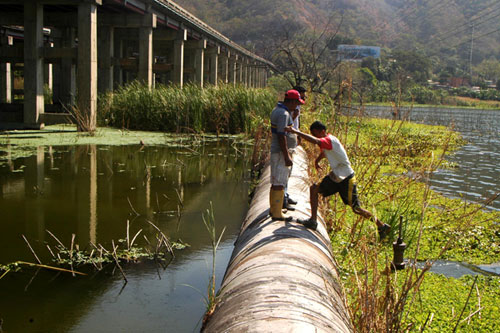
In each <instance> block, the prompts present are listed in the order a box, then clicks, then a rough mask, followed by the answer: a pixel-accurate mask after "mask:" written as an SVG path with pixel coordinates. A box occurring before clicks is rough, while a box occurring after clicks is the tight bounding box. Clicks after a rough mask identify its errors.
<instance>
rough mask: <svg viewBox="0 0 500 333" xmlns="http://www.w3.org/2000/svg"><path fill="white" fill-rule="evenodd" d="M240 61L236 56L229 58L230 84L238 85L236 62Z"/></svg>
mask: <svg viewBox="0 0 500 333" xmlns="http://www.w3.org/2000/svg"><path fill="white" fill-rule="evenodd" d="M237 60H238V56H237V55H234V56H232V57H231V58H229V70H228V80H227V81H228V83H232V84H233V85H236V83H237V81H236V62H237Z"/></svg>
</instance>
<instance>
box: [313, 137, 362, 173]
mask: <svg viewBox="0 0 500 333" xmlns="http://www.w3.org/2000/svg"><path fill="white" fill-rule="evenodd" d="M320 148H321V150H322V151H324V152H325V156H326V158H327V159H328V162H329V163H330V168H331V169H332V171H333V173H334V174H335V176H337V177H338V179H339V180H340V181H342V180H344V179H345V178H346V177H348V176H350V175H351V174H353V173H354V170H353V169H352V167H351V162H350V161H349V157H347V153H346V151H345V149H344V146H342V144H341V143H340V141H339V139H337V138H336V137H334V136H333V135H331V134H328V135H327V136H325V137H324V138H321V139H320Z"/></svg>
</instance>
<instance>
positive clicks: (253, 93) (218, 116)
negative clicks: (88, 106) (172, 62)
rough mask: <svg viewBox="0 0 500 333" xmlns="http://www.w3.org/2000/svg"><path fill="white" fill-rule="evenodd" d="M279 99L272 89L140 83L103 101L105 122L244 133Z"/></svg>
mask: <svg viewBox="0 0 500 333" xmlns="http://www.w3.org/2000/svg"><path fill="white" fill-rule="evenodd" d="M275 102H276V96H275V93H274V92H273V91H271V90H268V89H247V88H245V87H243V86H233V85H219V86H217V87H216V86H212V85H209V86H206V87H204V88H203V89H202V88H199V87H197V86H195V85H186V86H184V87H183V88H182V89H179V88H178V87H175V86H164V85H159V86H157V87H156V88H155V89H152V90H150V89H148V87H146V86H145V85H143V84H141V83H139V82H133V83H131V84H129V85H126V86H123V87H121V88H119V89H118V90H117V91H116V92H114V93H113V94H107V95H102V96H100V98H99V103H98V109H99V111H98V115H99V118H98V122H99V124H100V125H101V126H112V127H118V128H126V129H134V130H148V131H163V132H175V133H192V132H195V133H207V132H210V133H217V134H221V133H232V134H234V133H243V132H248V131H249V130H250V129H251V127H252V125H253V123H254V122H255V119H258V120H257V123H259V122H261V121H262V120H263V119H267V117H268V114H269V112H270V110H272V108H273V106H274V104H275Z"/></svg>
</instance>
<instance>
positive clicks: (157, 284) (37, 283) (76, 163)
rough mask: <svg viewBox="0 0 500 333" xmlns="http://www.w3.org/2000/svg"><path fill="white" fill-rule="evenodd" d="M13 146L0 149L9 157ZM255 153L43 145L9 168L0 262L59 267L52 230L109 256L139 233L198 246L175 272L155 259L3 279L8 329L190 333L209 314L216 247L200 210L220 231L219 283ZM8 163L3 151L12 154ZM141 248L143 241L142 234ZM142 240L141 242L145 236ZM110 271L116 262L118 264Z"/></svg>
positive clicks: (217, 147) (227, 144) (0, 289)
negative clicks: (80, 272) (209, 213)
mask: <svg viewBox="0 0 500 333" xmlns="http://www.w3.org/2000/svg"><path fill="white" fill-rule="evenodd" d="M2 149H5V147H0V150H2ZM248 150H249V147H248V146H245V145H243V144H237V143H235V142H231V141H218V142H215V143H202V142H201V143H199V142H197V143H194V144H193V145H192V146H190V147H185V148H179V147H170V148H169V147H164V146H149V147H148V146H146V147H142V146H139V145H137V146H72V147H39V148H38V150H37V154H36V155H34V156H31V157H27V158H19V159H16V160H12V161H10V160H7V161H6V160H3V161H1V160H0V163H1V164H0V263H3V264H6V263H9V262H13V261H17V260H24V261H29V262H35V259H34V258H33V255H32V254H31V252H30V250H29V249H28V246H27V245H26V243H25V242H24V240H23V239H22V237H21V235H24V236H26V238H27V239H28V241H29V242H30V244H31V246H32V247H33V249H34V250H35V252H36V254H37V255H38V257H39V258H40V260H41V261H42V262H43V263H46V264H50V263H51V255H50V253H49V251H48V250H47V248H46V244H49V245H50V246H54V245H55V241H54V239H53V238H52V237H51V236H50V235H49V234H48V233H47V232H46V230H49V231H50V232H52V233H53V234H54V235H56V237H57V238H59V239H60V240H61V241H62V242H63V243H64V244H65V245H66V246H68V247H69V245H70V243H71V237H72V234H75V235H76V240H75V243H77V244H79V247H80V249H90V247H89V243H90V242H92V243H94V244H102V245H103V246H104V247H105V248H110V247H111V245H110V244H111V241H112V240H114V241H115V242H117V241H118V240H119V239H123V238H125V235H126V227H127V220H128V221H129V222H130V234H131V235H135V234H136V233H137V232H138V231H139V230H141V229H142V230H143V231H142V234H141V235H145V236H146V237H147V238H148V239H154V237H155V234H156V231H155V230H154V228H153V227H152V226H151V225H150V224H149V223H148V221H151V222H153V223H154V224H155V225H157V226H158V227H159V228H160V229H161V230H162V232H164V233H165V234H166V235H167V236H168V237H169V238H170V239H171V240H173V241H177V240H181V241H182V242H185V243H188V244H190V247H188V248H187V249H184V250H178V251H176V252H175V258H173V260H172V261H171V263H170V264H169V265H168V266H167V267H162V266H161V265H159V264H157V263H155V262H153V261H147V260H146V261H142V262H140V263H129V264H126V265H124V271H125V274H126V276H127V279H128V283H127V284H124V280H123V278H122V276H121V274H120V272H119V271H118V270H116V271H114V272H113V270H112V269H107V270H103V271H101V272H93V271H90V273H91V274H89V275H88V276H85V277H72V276H71V275H70V274H67V273H57V272H53V271H47V270H39V271H36V270H31V269H27V270H23V271H22V272H20V273H9V274H7V275H6V276H5V277H4V278H3V279H1V280H0V322H1V320H3V326H2V327H1V328H2V329H3V330H4V331H6V332H193V331H197V330H199V327H200V323H201V318H202V316H203V314H204V311H205V304H204V296H206V294H207V285H208V282H209V277H210V274H211V263H212V256H211V247H210V238H209V236H208V232H207V231H206V229H205V226H204V224H203V221H202V213H203V212H205V211H206V210H207V209H208V208H209V207H210V203H211V202H212V204H213V211H214V215H215V219H216V224H217V232H218V233H220V231H221V230H222V228H223V227H226V231H225V233H224V237H223V240H222V242H221V245H220V247H219V250H218V252H217V269H216V278H217V282H219V283H220V281H221V279H222V276H223V274H224V271H225V267H226V265H227V262H228V260H229V257H230V255H231V251H232V247H233V242H234V239H235V238H236V235H237V233H238V230H239V226H240V224H241V221H242V220H243V218H244V215H245V214H246V211H247V209H248V189H249V171H248V169H249V165H248V163H247V161H248V160H249V158H248V153H249V152H248ZM4 155H5V154H4ZM139 238H140V240H139V244H145V243H146V240H145V239H144V238H143V237H142V236H141V237H139ZM139 238H138V239H139ZM110 266H112V265H110Z"/></svg>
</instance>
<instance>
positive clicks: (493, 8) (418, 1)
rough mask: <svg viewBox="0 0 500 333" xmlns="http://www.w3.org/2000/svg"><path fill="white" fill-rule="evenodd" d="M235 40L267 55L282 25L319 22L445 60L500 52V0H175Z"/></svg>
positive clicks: (352, 36)
mask: <svg viewBox="0 0 500 333" xmlns="http://www.w3.org/2000/svg"><path fill="white" fill-rule="evenodd" d="M176 2H177V3H178V4H180V5H181V6H183V7H184V8H186V9H187V10H189V11H191V12H192V13H193V14H195V15H196V16H198V17H199V18H201V19H202V20H204V21H205V22H207V23H208V24H210V25H212V26H213V27H214V28H216V29H217V30H219V31H221V32H222V33H223V34H225V35H226V36H228V37H230V38H232V39H233V40H235V41H236V42H238V43H240V44H243V45H245V46H246V47H247V48H250V49H253V50H254V51H255V52H257V53H260V54H261V55H263V56H267V55H268V54H266V53H267V52H269V48H268V47H266V46H270V45H272V43H273V39H274V38H276V35H279V34H280V33H283V31H284V29H304V28H310V29H315V28H316V29H317V30H321V28H322V27H323V26H324V25H325V24H326V22H328V20H329V18H330V17H332V18H333V21H334V23H335V24H339V23H340V22H341V24H340V32H339V35H340V36H342V40H343V41H346V42H350V43H355V44H365V45H379V46H382V47H383V48H384V49H385V50H389V49H403V50H413V51H418V52H421V53H424V54H425V55H427V56H429V57H430V58H431V59H434V60H433V61H438V62H439V61H443V59H446V62H449V63H447V64H444V63H442V64H441V65H443V66H452V67H455V66H460V63H464V62H468V61H469V58H470V48H471V36H472V35H473V36H474V41H473V63H475V64H478V63H480V62H481V61H483V60H484V59H488V58H490V57H492V56H493V57H496V58H500V1H498V0H477V1H470V0H286V1H285V0H251V1H250V0H176Z"/></svg>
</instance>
